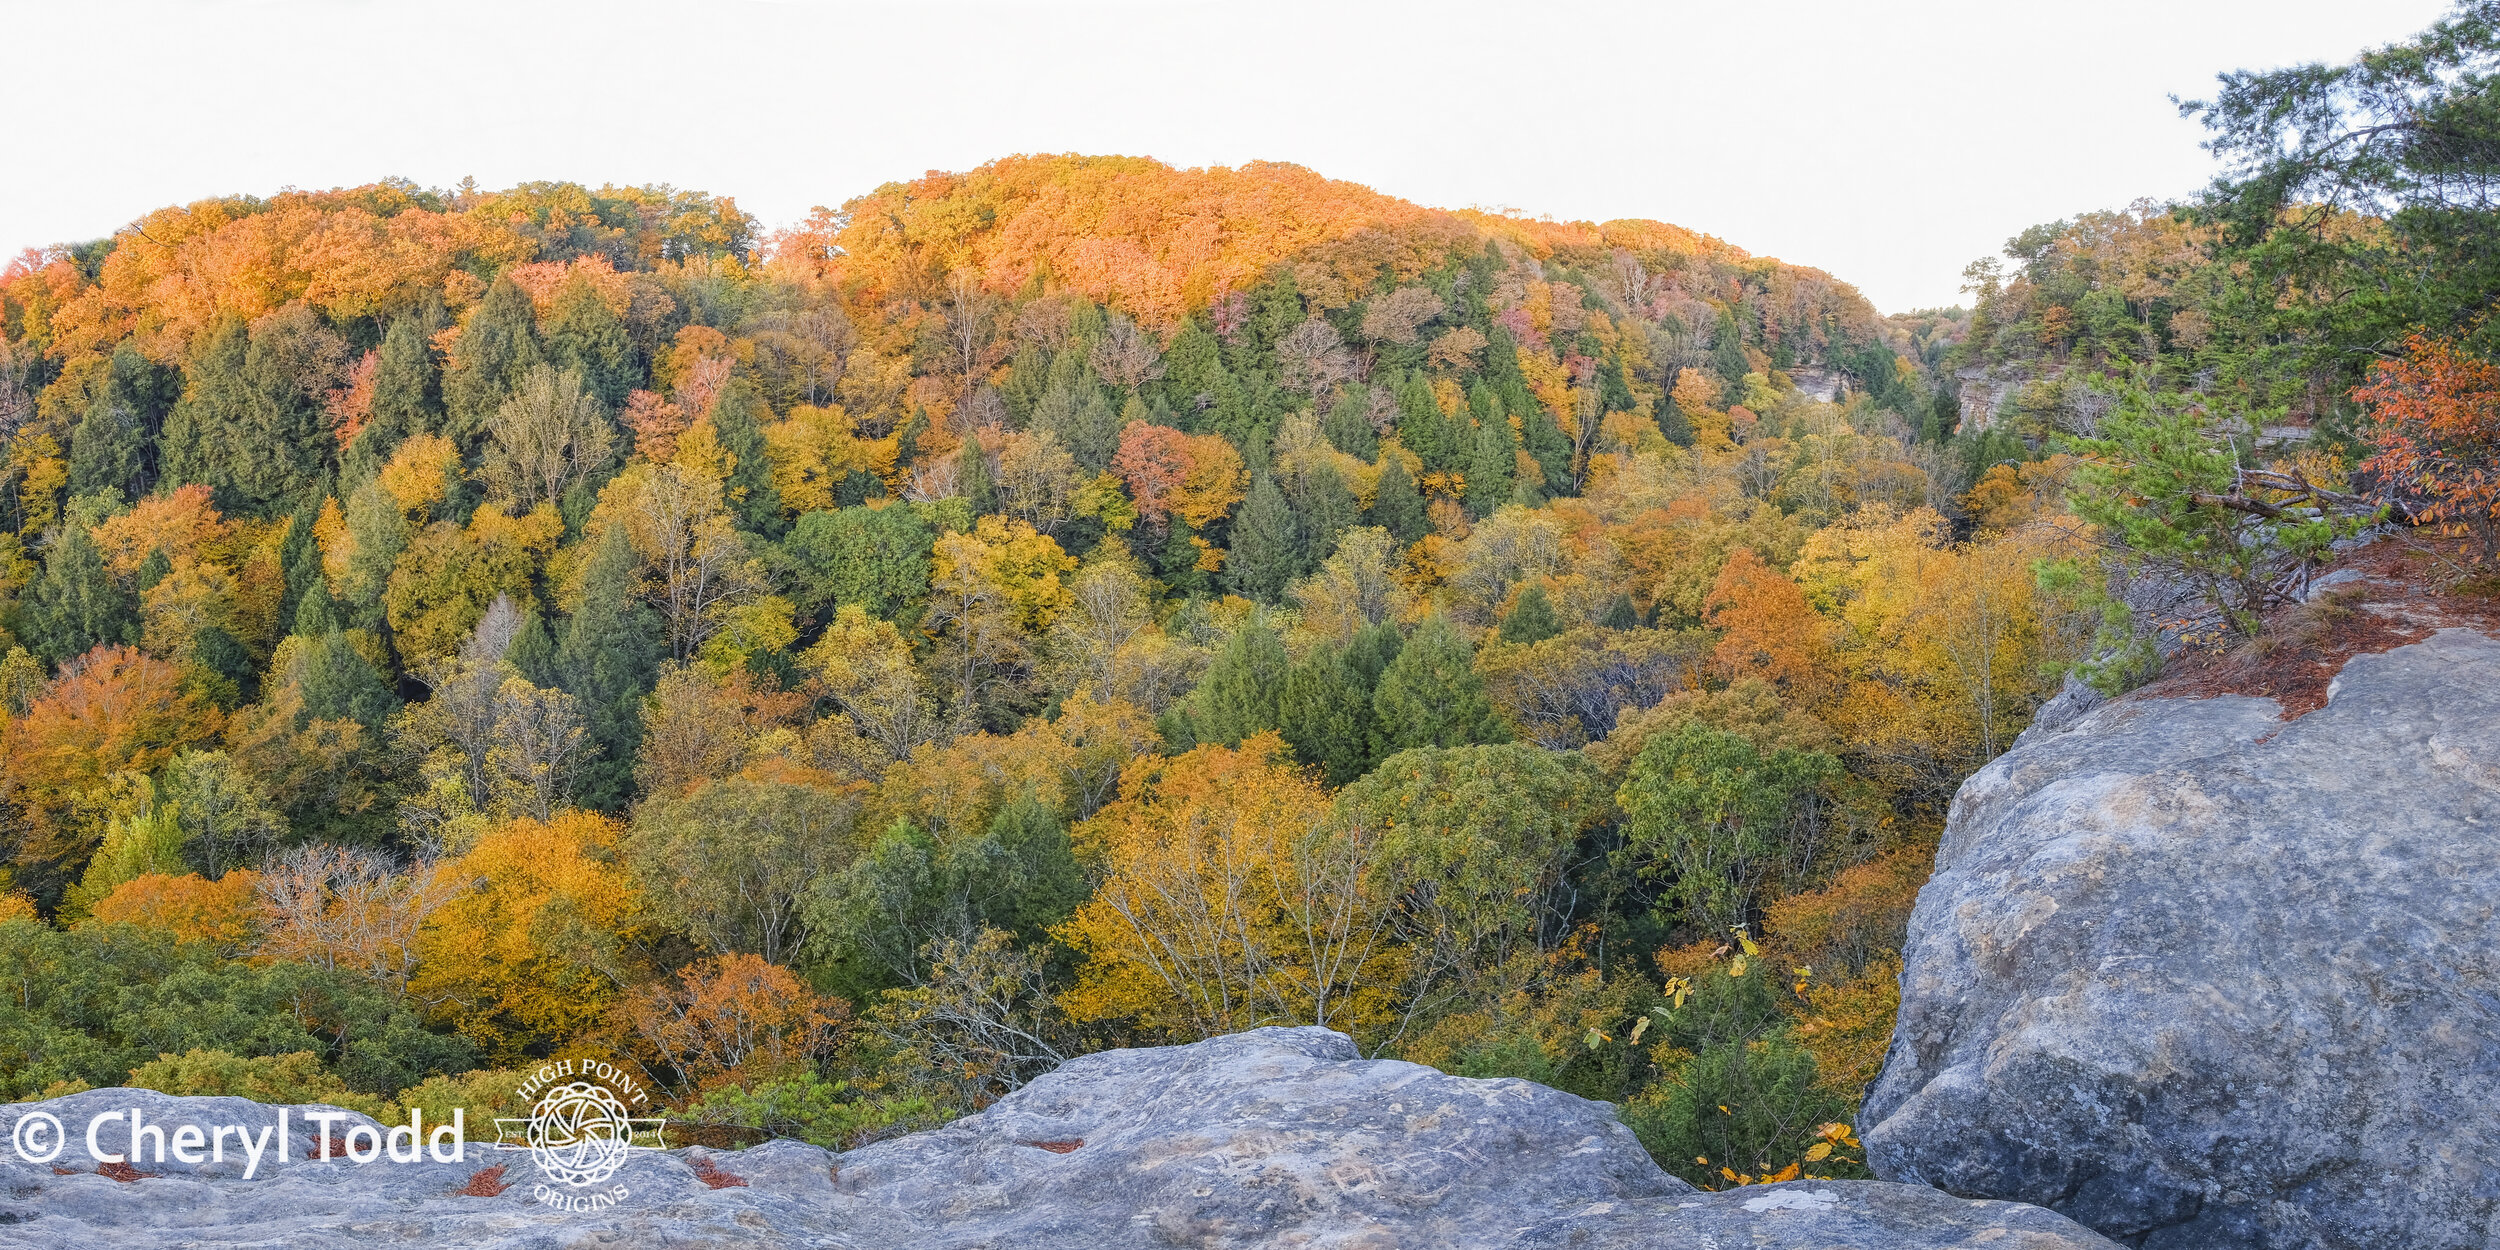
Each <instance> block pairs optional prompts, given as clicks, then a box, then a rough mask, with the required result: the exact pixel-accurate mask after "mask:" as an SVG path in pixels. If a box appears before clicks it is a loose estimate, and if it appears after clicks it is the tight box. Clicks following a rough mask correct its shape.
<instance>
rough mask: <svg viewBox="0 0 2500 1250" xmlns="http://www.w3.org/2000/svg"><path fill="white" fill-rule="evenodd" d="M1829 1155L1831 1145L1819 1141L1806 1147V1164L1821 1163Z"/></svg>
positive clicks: (1830, 1153)
mask: <svg viewBox="0 0 2500 1250" xmlns="http://www.w3.org/2000/svg"><path fill="white" fill-rule="evenodd" d="M1831 1155H1832V1144H1831V1143H1830V1142H1827V1141H1819V1142H1816V1143H1814V1144H1813V1145H1811V1146H1808V1147H1806V1162H1808V1163H1821V1162H1822V1161H1823V1160H1825V1159H1828V1158H1830V1157H1831Z"/></svg>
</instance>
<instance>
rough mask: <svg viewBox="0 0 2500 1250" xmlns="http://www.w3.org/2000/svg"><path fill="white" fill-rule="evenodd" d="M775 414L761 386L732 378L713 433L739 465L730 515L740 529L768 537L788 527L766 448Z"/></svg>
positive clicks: (715, 409) (716, 403)
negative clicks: (768, 425)
mask: <svg viewBox="0 0 2500 1250" xmlns="http://www.w3.org/2000/svg"><path fill="white" fill-rule="evenodd" d="M771 415H772V410H771V409H770V408H768V407H766V406H765V404H764V397H763V396H762V395H760V394H758V393H757V392H756V389H755V384H754V383H753V382H750V381H748V380H746V379H745V378H732V379H730V381H729V384H728V385H727V386H724V387H722V388H721V392H720V395H719V396H718V397H717V398H715V399H713V401H712V430H713V432H714V433H715V434H718V435H719V436H720V445H721V449H722V450H723V451H726V452H728V453H729V454H730V455H731V456H733V457H736V461H737V462H736V463H735V464H733V465H731V466H730V469H729V480H728V482H727V483H725V485H726V486H727V487H728V494H729V497H730V505H729V507H730V511H731V512H732V513H734V514H735V515H736V516H737V518H738V527H739V528H741V529H744V530H746V531H748V532H749V533H754V534H762V535H764V536H766V537H768V538H769V537H774V536H777V535H779V534H780V533H781V531H782V529H783V520H782V516H781V492H780V490H778V489H776V488H775V487H774V486H773V462H772V457H771V455H770V454H769V453H767V452H766V451H765V450H764V421H765V419H766V418H768V417H770V416H771Z"/></svg>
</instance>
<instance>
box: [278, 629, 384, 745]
mask: <svg viewBox="0 0 2500 1250" xmlns="http://www.w3.org/2000/svg"><path fill="white" fill-rule="evenodd" d="M308 602H309V601H308ZM308 641H309V642H310V645H309V646H307V647H306V648H305V650H304V668H303V674H304V676H303V684H302V687H301V688H302V691H303V695H304V710H303V714H302V717H301V720H300V722H299V723H298V724H297V726H296V728H297V729H298V730H301V729H302V728H303V727H304V725H305V724H307V723H309V722H311V721H315V720H352V721H355V722H356V723H358V724H360V725H363V726H364V727H365V729H366V730H367V731H368V732H371V733H380V732H381V731H382V728H383V726H385V725H388V724H389V723H390V719H391V713H393V712H396V711H398V710H399V695H398V694H396V693H395V692H393V691H392V690H391V687H390V683H388V682H386V681H384V680H382V675H381V674H380V673H378V672H376V671H374V667H373V665H372V664H371V663H370V662H368V661H367V660H366V659H365V657H364V656H363V655H362V654H361V653H359V652H358V651H357V650H356V648H355V645H354V644H352V643H350V642H349V641H348V638H347V635H346V634H345V633H343V632H341V631H339V630H336V629H333V630H329V631H327V632H325V633H323V634H322V635H321V636H320V637H319V638H318V639H312V640H308Z"/></svg>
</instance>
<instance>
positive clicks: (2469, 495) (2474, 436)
mask: <svg viewBox="0 0 2500 1250" xmlns="http://www.w3.org/2000/svg"><path fill="white" fill-rule="evenodd" d="M2353 398H2354V399H2355V400H2357V401H2359V402H2360V403H2361V404H2362V406H2364V407H2365V408H2367V409H2369V411H2370V416H2371V422H2370V427H2369V430H2368V438H2369V440H2370V446H2371V447H2373V448H2374V449H2376V450H2375V453H2374V454H2373V455H2371V457H2370V458H2369V460H2367V461H2366V462H2364V463H2363V465H2362V467H2363V468H2364V469H2366V470H2368V471H2370V472H2372V473H2376V474H2378V475H2379V476H2380V478H2381V480H2383V481H2384V482H2385V483H2386V484H2387V486H2388V488H2389V489H2390V490H2392V491H2394V492H2395V493H2396V494H2397V495H2398V496H2400V497H2410V498H2419V499H2421V500H2422V501H2423V503H2422V505H2421V506H2420V507H2419V508H2418V509H2417V512H2418V514H2419V515H2420V516H2421V518H2422V519H2423V520H2426V521H2430V522H2432V523H2434V524H2437V525H2440V526H2442V527H2443V528H2445V529H2446V530H2448V531H2449V532H2451V533H2457V534H2462V535H2464V536H2468V537H2471V538H2473V539H2475V540H2476V541H2477V542H2479V543H2480V544H2481V546H2482V558H2483V559H2484V560H2485V561H2489V560H2492V559H2494V558H2495V557H2500V365H2495V364H2493V363H2492V362H2490V361H2488V360H2481V359H2477V358H2476V357H2473V356H2470V355H2468V354H2466V352H2465V351H2463V350H2462V349H2461V348H2460V347H2459V346H2458V344H2457V343H2456V341H2455V340H2453V339H2446V338H2437V337H2433V336H2431V335H2429V334H2423V333H2416V334H2415V335H2413V337H2411V338H2409V339H2407V340H2405V358H2404V359H2402V360H2387V361H2381V362H2379V364H2378V365H2377V366H2376V367H2375V368H2374V369H2372V370H2371V373H2370V384H2369V385H2367V386H2364V387H2361V388H2359V389H2357V390H2355V391H2354V392H2353Z"/></svg>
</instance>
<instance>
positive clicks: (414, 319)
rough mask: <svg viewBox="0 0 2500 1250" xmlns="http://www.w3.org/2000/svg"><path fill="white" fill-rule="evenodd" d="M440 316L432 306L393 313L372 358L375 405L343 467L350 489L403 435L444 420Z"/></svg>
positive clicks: (383, 461)
mask: <svg viewBox="0 0 2500 1250" xmlns="http://www.w3.org/2000/svg"><path fill="white" fill-rule="evenodd" d="M441 320H442V310H441V309H440V308H439V307H432V306H429V307H428V308H427V310H426V311H425V312H424V313H402V314H400V315H399V316H397V317H395V318H392V320H391V328H390V329H389V330H388V331H387V332H385V333H384V334H383V336H382V346H381V347H380V348H379V349H378V350H377V351H376V353H375V358H374V362H373V407H372V408H370V409H369V410H367V411H366V413H365V423H364V426H363V428H361V429H359V430H357V431H356V437H355V438H354V439H353V440H351V441H350V442H349V443H348V444H347V454H346V465H345V467H344V469H343V470H342V475H343V476H344V477H345V478H346V484H345V487H344V489H346V490H347V491H349V492H351V493H352V492H353V491H354V490H355V488H356V487H359V486H362V485H364V484H365V483H366V482H369V481H372V480H373V475H374V474H376V473H378V472H380V471H381V469H382V466H383V465H384V464H386V463H388V462H389V461H390V458H391V453H392V452H394V451H397V450H398V449H399V444H400V442H401V440H403V439H406V438H407V437H408V436H409V435H412V434H423V433H426V432H428V431H431V430H432V429H434V427H435V426H436V425H438V424H440V423H441V421H442V395H441V391H442V384H441V379H440V376H439V374H440V371H439V370H437V369H436V368H435V367H434V344H433V337H434V331H435V330H437V329H440V328H441Z"/></svg>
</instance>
